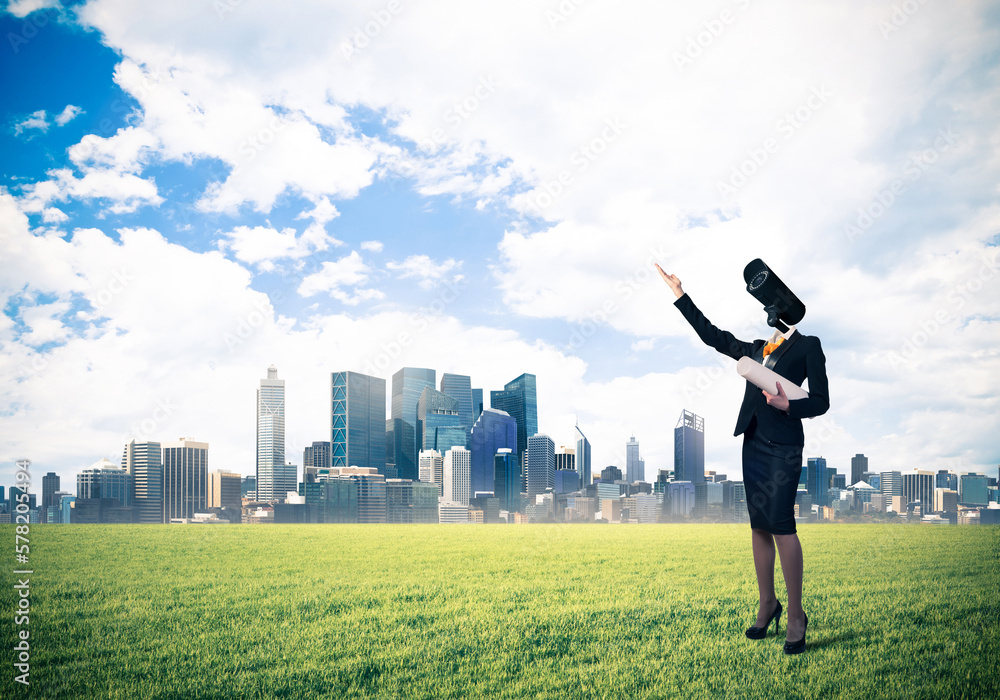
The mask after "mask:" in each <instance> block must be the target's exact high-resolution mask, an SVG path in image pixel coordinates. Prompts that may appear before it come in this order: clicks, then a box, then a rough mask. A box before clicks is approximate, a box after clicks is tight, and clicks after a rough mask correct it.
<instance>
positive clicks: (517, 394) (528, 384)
mask: <svg viewBox="0 0 1000 700" xmlns="http://www.w3.org/2000/svg"><path fill="white" fill-rule="evenodd" d="M490 406H492V407H493V408H495V409H497V410H498V411H505V412H506V413H507V415H509V416H510V417H511V418H513V419H514V421H515V422H516V423H517V453H518V454H519V455H522V454H523V453H524V452H525V451H526V450H527V449H528V438H530V437H531V436H533V435H535V434H536V433H537V432H538V391H537V388H536V383H535V375H533V374H522V375H521V376H520V377H518V378H517V379H514V380H513V381H510V382H508V383H507V384H506V385H505V386H504V388H503V391H491V392H490Z"/></svg>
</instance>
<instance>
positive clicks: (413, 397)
mask: <svg viewBox="0 0 1000 700" xmlns="http://www.w3.org/2000/svg"><path fill="white" fill-rule="evenodd" d="M436 376H437V372H436V371H435V370H433V369H424V368H418V367H404V368H403V369H401V370H399V371H398V372H396V373H395V374H394V375H392V408H391V413H390V419H391V420H392V421H393V426H392V430H393V441H392V445H391V446H390V445H386V449H387V450H388V449H389V448H390V447H392V449H393V454H391V455H387V457H386V459H387V460H388V461H389V462H391V463H392V464H395V465H396V474H397V475H398V476H399V477H400V478H405V479H410V478H416V476H412V477H411V476H404V475H406V474H413V475H416V474H417V472H418V471H419V469H418V465H417V453H418V452H419V450H420V435H419V434H418V432H417V402H418V401H419V400H420V394H421V393H423V391H424V389H426V388H427V387H430V388H431V389H433V388H434V380H435V378H436ZM396 421H402V422H403V424H400V423H397V422H396ZM411 434H412V438H410V437H409V436H410V435H411Z"/></svg>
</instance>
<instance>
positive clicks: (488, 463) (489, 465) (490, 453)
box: [470, 408, 521, 510]
mask: <svg viewBox="0 0 1000 700" xmlns="http://www.w3.org/2000/svg"><path fill="white" fill-rule="evenodd" d="M471 442H472V448H471V452H472V475H471V483H470V492H471V493H472V495H473V496H475V495H476V494H477V493H479V492H494V493H495V484H494V478H495V464H494V457H495V456H496V454H497V451H498V450H501V449H509V450H515V449H516V448H517V423H516V422H515V421H514V419H513V418H511V417H510V416H509V415H507V413H506V412H504V411H498V410H497V409H495V408H487V409H484V410H483V413H482V415H480V416H479V420H477V421H476V424H475V425H474V426H472V441H471ZM518 474H520V470H518ZM517 491H518V494H520V492H521V487H520V483H518V487H517ZM501 508H503V506H501ZM504 510H509V509H507V508H504Z"/></svg>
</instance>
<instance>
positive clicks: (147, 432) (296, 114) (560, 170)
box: [0, 0, 1000, 483]
mask: <svg viewBox="0 0 1000 700" xmlns="http://www.w3.org/2000/svg"><path fill="white" fill-rule="evenodd" d="M222 5H224V6H226V7H229V9H230V10H231V11H226V12H221V13H220V12H219V6H220V5H219V4H218V3H216V4H215V5H213V4H212V3H204V2H190V0H181V1H180V2H177V3H169V4H162V3H148V2H144V1H141V0H140V1H138V2H131V3H123V2H120V0H90V1H89V2H86V3H73V4H72V5H70V6H63V5H62V4H61V3H60V2H58V1H57V0H37V1H31V2H28V1H27V0H18V1H17V2H13V3H10V4H8V5H7V7H6V9H5V10H4V11H3V12H2V13H0V29H2V30H3V36H5V37H7V39H8V41H7V42H6V45H5V49H4V52H3V61H4V67H5V69H6V71H5V76H6V77H7V81H6V83H5V87H6V90H5V105H4V114H3V128H0V147H2V149H3V152H4V154H5V158H4V166H3V172H2V174H0V255H2V258H3V262H4V264H3V265H2V266H0V296H2V298H3V305H2V306H3V309H4V313H3V314H2V315H0V347H2V349H3V352H2V353H0V402H2V403H3V406H4V409H3V420H2V421H0V481H5V482H8V483H10V482H12V475H13V473H14V461H15V460H16V459H19V458H27V459H30V460H32V462H33V463H34V464H35V465H37V466H38V468H39V469H41V470H43V471H44V472H48V471H52V472H55V473H57V474H59V475H60V476H61V477H62V478H63V480H64V483H69V479H71V478H73V477H74V476H75V474H76V473H77V472H78V471H79V470H80V469H83V468H85V467H86V466H87V465H90V464H93V463H94V462H96V461H97V460H98V459H99V458H106V459H109V460H111V461H112V462H115V463H118V462H119V461H120V459H121V456H122V449H123V446H124V445H125V444H128V443H130V442H131V441H133V440H134V441H135V442H136V443H137V444H142V443H146V442H154V441H160V442H164V441H169V440H175V439H176V438H177V437H178V436H186V435H194V436H196V437H197V438H198V439H201V440H206V441H207V442H209V443H210V444H211V445H212V455H213V463H212V465H213V468H220V469H225V470H228V471H232V472H237V473H241V474H247V473H250V471H251V470H252V468H253V467H252V465H253V463H254V459H255V456H254V430H255V415H254V408H253V389H252V388H251V387H252V385H253V384H254V383H256V381H257V380H258V379H259V376H260V372H261V369H262V368H263V367H267V366H268V365H269V364H270V363H273V364H274V365H275V366H276V367H279V368H281V376H282V378H283V379H285V380H286V381H287V382H288V387H289V390H288V395H287V397H286V415H285V420H286V424H287V428H286V435H285V442H286V444H285V448H286V449H285V453H286V457H288V459H289V460H290V461H293V462H299V461H300V460H301V456H302V452H303V450H304V448H305V447H307V446H309V445H311V444H312V443H313V442H314V441H318V440H327V439H328V437H327V435H328V433H329V425H328V423H329V420H330V411H329V401H330V395H329V394H330V386H329V381H328V379H327V378H328V377H329V375H330V373H331V372H333V371H351V372H358V373H363V374H368V375H371V376H377V377H379V378H380V379H381V380H383V381H385V382H386V383H387V384H388V383H389V382H391V379H392V374H393V373H394V372H396V371H398V369H399V368H401V367H434V368H436V370H437V372H438V377H443V375H444V374H449V375H455V376H456V377H471V378H472V382H471V385H470V387H469V390H470V392H471V393H472V396H473V397H478V396H479V394H478V393H477V391H482V392H488V391H502V390H503V387H504V386H505V385H506V383H507V382H509V381H510V378H511V377H514V376H518V375H520V374H522V373H527V374H532V375H534V376H536V377H538V385H537V391H538V396H537V399H538V407H539V414H538V416H537V425H538V428H539V429H540V430H542V431H545V432H546V433H547V434H549V435H550V436H551V437H552V439H553V441H554V442H555V443H556V445H557V446H558V445H571V444H573V442H574V441H575V440H576V435H575V433H574V430H573V426H574V424H575V422H576V416H579V422H580V425H581V426H583V429H584V431H585V432H586V435H587V437H588V439H589V440H590V442H591V445H592V448H593V453H592V471H593V473H599V472H600V470H601V469H602V468H603V467H604V466H606V465H609V464H618V465H621V466H625V465H624V457H625V449H626V447H625V444H626V443H625V440H626V439H627V438H628V436H629V435H631V434H633V433H634V434H635V436H636V437H637V439H638V440H640V441H641V443H642V457H643V458H644V459H645V462H646V469H647V472H648V474H647V476H648V475H649V474H652V473H653V472H654V471H655V470H657V469H659V468H661V467H663V466H669V464H670V463H671V460H672V456H673V452H672V450H673V445H672V441H671V440H670V438H669V432H670V427H671V426H672V425H673V420H674V418H675V416H676V415H678V414H679V413H680V412H681V411H683V410H689V411H692V412H693V413H695V414H697V415H698V416H702V417H703V418H704V421H705V426H706V430H705V456H706V464H705V468H706V469H708V470H713V469H714V470H719V471H732V465H733V464H737V463H738V462H739V452H740V444H741V443H740V440H738V439H735V438H733V437H732V435H731V430H730V429H729V428H730V426H731V425H732V423H733V421H734V419H735V415H736V410H737V407H738V404H739V397H740V395H741V393H742V388H743V384H744V383H743V380H741V379H740V378H739V377H738V376H737V375H736V373H735V370H734V368H733V366H732V363H731V362H729V361H727V360H720V359H719V358H716V357H715V356H714V354H713V353H711V351H709V350H707V349H706V348H704V347H702V346H700V344H699V342H698V340H697V338H696V337H694V336H693V334H692V333H691V331H690V328H688V327H686V325H685V324H684V322H683V319H682V318H681V317H680V315H679V314H677V312H676V309H674V308H672V301H673V298H672V295H670V293H669V290H668V289H666V287H665V286H664V285H663V283H662V281H661V280H660V279H659V278H658V276H657V274H656V272H655V270H654V269H653V267H652V265H653V263H654V262H657V261H658V262H659V263H660V264H662V265H663V266H664V268H665V269H667V270H668V271H670V272H672V273H676V274H677V275H678V276H679V277H680V278H681V279H682V280H683V282H684V288H685V290H687V291H688V292H689V293H690V294H691V296H692V298H693V299H694V300H695V301H696V302H697V303H698V305H699V307H700V308H701V309H702V310H703V311H704V312H705V314H706V315H707V316H708V318H710V319H711V320H712V321H713V322H714V323H716V324H717V325H719V326H720V327H722V328H725V329H727V330H730V331H732V332H733V333H734V334H736V335H737V336H738V337H741V338H743V339H747V340H749V339H753V338H760V337H766V336H767V335H769V334H770V329H769V328H768V327H767V326H766V325H765V321H764V314H763V313H762V312H761V310H760V308H759V305H758V304H757V303H756V302H755V301H754V300H753V299H752V297H750V295H748V294H747V293H746V291H745V287H744V284H743V280H742V276H741V272H742V268H743V266H744V265H745V264H746V263H747V262H748V261H750V260H752V259H754V258H757V257H759V258H762V259H763V260H765V261H766V262H767V263H768V264H769V265H770V266H771V267H772V268H773V269H774V270H775V271H776V272H777V273H778V274H779V275H780V276H781V279H782V280H783V281H785V282H786V283H787V284H788V285H789V286H790V287H791V288H792V289H793V290H794V291H795V293H796V294H797V295H798V296H799V297H800V298H801V299H802V300H803V301H804V302H805V304H806V306H807V309H808V310H807V313H806V316H805V318H804V319H803V321H802V322H801V323H800V324H799V329H800V330H801V332H803V333H806V334H810V335H815V336H817V337H819V338H820V339H821V340H822V343H823V348H824V351H825V353H826V356H827V361H828V375H829V379H830V393H831V395H830V399H831V408H830V411H829V413H828V414H826V415H824V416H822V417H820V418H817V419H815V420H811V421H805V426H804V427H805V437H806V449H805V454H804V457H806V458H808V457H819V456H822V457H824V458H825V459H826V460H827V462H828V464H829V465H830V466H831V468H836V469H838V470H839V471H841V472H845V471H846V469H847V465H848V464H849V462H850V459H851V457H852V456H853V455H855V454H856V453H858V452H864V453H865V454H866V455H867V456H868V458H869V460H870V462H871V465H872V466H873V468H876V469H879V470H880V469H887V468H908V467H911V466H914V467H921V468H927V469H931V470H935V471H936V470H938V469H941V468H947V469H952V470H954V471H956V472H963V471H973V472H982V473H988V474H994V473H995V470H996V468H997V464H998V463H1000V445H998V442H997V439H996V435H995V433H996V429H995V422H996V421H995V415H996V412H997V411H996V408H997V402H998V401H1000V355H998V354H997V352H996V349H995V344H996V340H995V339H996V337H997V331H998V328H1000V294H998V293H997V290H1000V256H998V252H1000V246H998V243H1000V237H998V230H1000V214H998V212H1000V192H998V191H997V190H996V187H995V183H996V182H997V181H1000V160H998V159H997V158H995V157H994V155H995V144H996V143H997V133H998V129H1000V127H998V125H997V123H996V119H995V118H994V115H995V114H996V113H997V112H998V111H1000V84H998V81H1000V73H998V72H997V71H996V70H995V66H996V54H995V51H994V44H995V35H996V33H997V31H998V29H1000V17H998V16H997V15H996V13H995V12H993V11H992V6H991V5H990V4H989V3H988V2H982V1H973V2H969V3H963V4H961V5H952V4H935V3H925V4H921V5H919V7H917V9H916V10H915V11H914V12H913V13H909V14H907V15H905V16H904V17H902V18H894V16H893V12H892V10H891V8H889V7H888V6H879V5H873V4H871V3H862V2H853V1H849V2H837V3H834V2H822V3H818V4H816V3H812V4H802V3H792V2H790V1H788V0H785V1H780V2H777V3H768V4H757V3H753V4H751V3H743V2H738V3H732V6H731V7H729V6H728V5H727V7H726V11H727V12H730V13H731V14H730V15H727V17H728V18H729V20H731V21H728V22H723V21H722V20H720V19H719V12H720V9H719V8H712V7H707V6H699V5H695V4H689V5H676V4H665V5H650V4H649V3H630V2H624V3H616V4H614V5H601V4H597V5H591V4H580V5H579V6H578V5H576V4H573V3H569V4H566V6H567V7H568V6H572V7H574V8H575V9H574V11H573V12H572V13H568V14H562V12H563V11H562V10H559V9H552V8H546V7H540V6H538V4H537V3H531V2H520V1H518V0H514V1H512V2H510V3H504V4H502V5H497V6H481V7H480V6H476V7H472V6H469V5H468V4H462V3H454V2H445V1H444V0H431V1H430V2H427V3H421V4H420V5H419V6H413V7H410V6H407V7H406V8H405V10H404V11H402V12H399V13H397V14H391V13H390V15H389V18H390V19H389V20H388V23H387V24H381V25H378V27H379V29H378V32H377V35H376V34H370V33H366V29H365V28H366V27H367V26H368V25H369V24H370V23H371V22H372V21H373V19H372V17H373V15H372V13H376V14H377V13H378V12H384V11H385V5H384V4H381V3H378V2H374V1H373V2H371V3H360V4H358V3H352V4H348V3H326V4H322V5H315V6H314V5H312V4H308V3H307V4H298V3H296V4H293V5H289V6H277V5H268V4H260V3H231V4H229V5H226V4H225V3H222ZM441 17H448V18H449V21H448V22H447V23H446V27H445V29H442V23H441ZM637 18H638V19H640V20H641V21H637ZM483 26H488V27H489V28H490V36H491V37H492V38H491V40H489V41H483V40H481V38H482V27H483ZM165 27H169V28H170V29H169V31H164V28H165ZM709 28H714V29H715V30H716V31H715V32H713V31H710V29H709ZM440 31H445V32H446V33H447V34H448V36H449V37H451V36H453V37H454V38H455V39H456V42H457V43H456V42H452V41H438V38H440V37H439V32H440ZM359 37H360V39H359ZM762 37H767V38H768V39H767V40H766V41H762ZM362 44H363V45H362ZM512 45H516V46H518V47H520V50H519V51H517V52H511V51H510V50H509V47H510V46H512ZM595 46H600V47H602V50H601V51H595V50H594V47H595ZM274 47H282V48H281V50H280V51H275V50H274ZM956 47H961V49H958V48H956ZM554 49H558V50H554ZM456 58H458V59H459V60H456ZM790 58H794V60H790ZM208 66H210V67H211V68H210V69H207V68H206V67H208ZM873 66H874V67H876V68H877V69H876V70H873V69H872V67H873ZM373 76H374V77H373ZM439 386H441V385H435V387H434V388H435V390H442V391H443V387H442V388H439ZM456 386H458V387H459V388H458V389H449V390H450V391H457V392H460V393H461V394H462V397H461V399H460V403H461V406H460V412H461V413H462V414H463V418H462V420H463V421H465V420H467V419H466V418H465V415H467V412H468V401H467V400H466V398H465V393H464V392H465V385H464V382H461V383H459V384H457V385H456ZM292 387H294V390H293V389H292ZM929 388H936V389H937V390H938V391H940V392H943V395H941V396H937V397H934V398H932V393H931V391H930V390H929ZM445 393H447V392H445ZM485 396H486V402H485V403H486V404H487V405H488V403H489V402H488V394H485ZM472 402H473V409H475V408H476V405H477V404H478V403H479V401H478V400H477V399H476V398H472ZM402 432H403V431H401V433H400V440H401V441H405V438H407V435H403V434H402ZM414 439H415V438H414ZM400 444H402V442H401V443H400ZM408 468H410V469H415V468H416V465H408Z"/></svg>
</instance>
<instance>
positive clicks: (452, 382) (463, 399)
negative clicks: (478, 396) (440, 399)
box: [441, 372, 476, 447]
mask: <svg viewBox="0 0 1000 700" xmlns="http://www.w3.org/2000/svg"><path fill="white" fill-rule="evenodd" d="M441 393H443V394H447V395H448V396H450V397H451V398H453V399H455V401H457V402H458V417H459V419H460V424H461V426H462V427H463V428H465V431H466V434H467V436H468V437H470V438H471V434H470V431H471V430H472V425H473V423H475V422H476V418H475V417H474V415H473V414H474V413H475V407H474V406H473V405H472V380H471V379H470V378H469V377H468V375H465V374H448V373H447V372H446V373H445V374H442V375H441ZM465 446H466V447H469V445H468V444H466V445H465Z"/></svg>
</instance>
